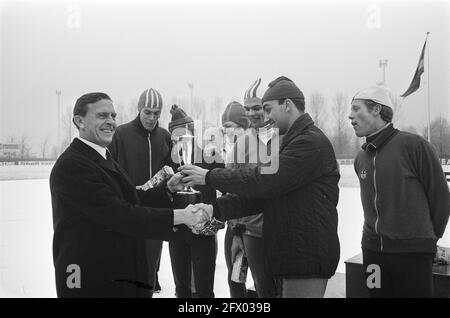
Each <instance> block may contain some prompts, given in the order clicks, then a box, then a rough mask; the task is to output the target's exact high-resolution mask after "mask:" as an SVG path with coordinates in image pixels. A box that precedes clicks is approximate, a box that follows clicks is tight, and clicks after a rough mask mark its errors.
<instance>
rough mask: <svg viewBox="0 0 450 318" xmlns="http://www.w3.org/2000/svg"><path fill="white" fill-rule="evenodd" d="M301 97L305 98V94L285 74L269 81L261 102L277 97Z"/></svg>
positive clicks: (276, 98)
mask: <svg viewBox="0 0 450 318" xmlns="http://www.w3.org/2000/svg"><path fill="white" fill-rule="evenodd" d="M285 98H289V99H293V98H297V99H302V100H303V101H304V100H305V96H304V95H303V93H302V91H301V90H300V89H299V88H298V87H297V85H295V84H294V82H293V81H292V80H290V79H289V78H287V77H285V76H280V77H278V78H277V79H276V80H273V81H272V82H270V83H269V88H268V89H267V90H266V92H265V93H264V96H263V98H262V102H263V103H264V102H267V101H269V100H278V99H285Z"/></svg>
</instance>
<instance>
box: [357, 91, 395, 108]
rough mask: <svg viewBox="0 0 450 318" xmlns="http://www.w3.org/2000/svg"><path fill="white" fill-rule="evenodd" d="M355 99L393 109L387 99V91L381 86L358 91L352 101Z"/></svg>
mask: <svg viewBox="0 0 450 318" xmlns="http://www.w3.org/2000/svg"><path fill="white" fill-rule="evenodd" d="M355 99H368V100H371V101H374V102H375V103H378V104H381V105H384V106H387V107H390V108H393V104H392V100H391V98H390V97H389V91H388V90H387V88H386V87H384V86H382V85H374V86H371V87H368V88H365V89H363V90H361V91H359V92H358V93H356V95H355V97H353V99H352V101H353V100H355Z"/></svg>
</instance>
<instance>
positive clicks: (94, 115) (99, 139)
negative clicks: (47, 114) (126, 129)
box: [74, 99, 116, 147]
mask: <svg viewBox="0 0 450 318" xmlns="http://www.w3.org/2000/svg"><path fill="white" fill-rule="evenodd" d="M74 120H75V121H76V122H77V126H78V127H79V132H80V137H81V138H84V139H86V140H89V141H90V142H93V143H95V144H97V145H99V146H102V147H106V146H108V145H109V144H110V143H111V141H112V137H113V135H114V131H115V130H116V112H115V110H114V106H113V103H112V102H111V101H110V100H107V99H102V100H99V101H98V102H96V103H92V104H88V105H87V113H86V115H85V116H81V115H76V116H74Z"/></svg>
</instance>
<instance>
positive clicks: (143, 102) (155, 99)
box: [137, 88, 163, 112]
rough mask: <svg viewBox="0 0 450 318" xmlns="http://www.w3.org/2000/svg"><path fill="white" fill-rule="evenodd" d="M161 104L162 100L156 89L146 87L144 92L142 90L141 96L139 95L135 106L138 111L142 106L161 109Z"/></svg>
mask: <svg viewBox="0 0 450 318" xmlns="http://www.w3.org/2000/svg"><path fill="white" fill-rule="evenodd" d="M162 106H163V100H162V97H161V94H160V93H159V92H158V91H157V90H156V89H153V88H149V89H146V90H145V91H144V92H142V94H141V96H139V101H138V106H137V108H138V111H139V112H140V111H141V110H142V108H144V107H148V108H159V109H162Z"/></svg>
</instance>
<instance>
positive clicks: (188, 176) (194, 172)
mask: <svg viewBox="0 0 450 318" xmlns="http://www.w3.org/2000/svg"><path fill="white" fill-rule="evenodd" d="M178 171H180V172H181V173H182V174H183V178H182V182H183V183H184V184H185V185H186V186H187V187H193V186H196V185H205V184H206V174H207V173H208V171H209V170H207V169H203V168H200V167H197V166H194V165H185V166H181V167H180V168H178Z"/></svg>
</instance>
